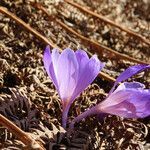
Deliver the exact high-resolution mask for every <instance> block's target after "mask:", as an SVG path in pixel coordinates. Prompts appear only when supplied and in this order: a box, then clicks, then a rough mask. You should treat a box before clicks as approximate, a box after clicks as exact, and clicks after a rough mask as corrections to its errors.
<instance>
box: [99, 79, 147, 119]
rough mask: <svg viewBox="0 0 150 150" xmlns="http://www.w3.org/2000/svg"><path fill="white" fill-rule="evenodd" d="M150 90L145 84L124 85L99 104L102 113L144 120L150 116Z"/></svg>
mask: <svg viewBox="0 0 150 150" xmlns="http://www.w3.org/2000/svg"><path fill="white" fill-rule="evenodd" d="M149 106H150V90H147V89H143V84H141V83H138V82H135V83H128V82H126V83H123V84H121V85H120V86H119V87H118V88H117V89H116V90H115V91H114V92H113V93H111V94H110V95H109V97H107V99H106V100H104V101H103V102H102V103H100V104H99V109H100V110H101V111H102V112H105V113H110V114H114V115H118V116H122V117H126V118H142V117H146V116H148V115H150V109H149Z"/></svg>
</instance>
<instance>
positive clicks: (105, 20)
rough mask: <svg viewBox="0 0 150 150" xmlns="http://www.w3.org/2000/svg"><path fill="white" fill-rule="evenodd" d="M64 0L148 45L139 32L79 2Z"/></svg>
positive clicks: (149, 43)
mask: <svg viewBox="0 0 150 150" xmlns="http://www.w3.org/2000/svg"><path fill="white" fill-rule="evenodd" d="M64 1H65V2H67V3H69V4H70V5H72V6H74V7H76V8H78V9H80V10H81V11H84V12H86V13H88V14H90V15H92V16H93V17H96V18H98V19H100V20H102V21H104V22H106V23H108V24H110V25H112V26H114V27H117V28H119V29H120V30H122V31H124V32H126V33H128V34H129V35H131V36H134V37H136V38H138V39H140V40H141V41H143V42H144V43H145V44H147V45H150V42H149V41H148V40H147V39H145V38H144V37H143V36H141V35H139V34H137V33H135V32H133V31H131V30H129V29H127V28H125V27H122V26H120V25H118V24H116V23H114V22H113V21H111V20H109V19H106V18H105V17H104V16H102V15H100V14H97V13H95V12H92V11H90V10H88V9H87V8H85V7H83V6H80V5H79V4H77V3H74V2H72V1H70V0H64Z"/></svg>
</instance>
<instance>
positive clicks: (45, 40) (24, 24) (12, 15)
mask: <svg viewBox="0 0 150 150" xmlns="http://www.w3.org/2000/svg"><path fill="white" fill-rule="evenodd" d="M0 12H1V13H3V14H5V15H7V16H8V17H9V18H11V19H13V20H15V21H16V22H17V23H18V24H20V25H21V26H22V27H24V29H26V30H27V31H29V32H31V33H32V34H33V35H35V36H36V37H37V38H38V39H39V40H41V41H43V42H44V43H45V44H46V45H50V46H52V47H53V48H54V47H55V48H58V49H59V47H58V46H57V45H55V44H54V43H53V42H52V41H50V40H48V39H47V38H45V37H44V36H43V35H41V34H40V33H39V32H38V31H36V30H35V29H33V28H32V27H31V26H30V25H28V24H27V23H25V22H24V21H23V20H21V19H20V18H18V17H17V16H15V15H14V14H13V13H11V12H9V11H8V10H7V9H6V8H5V7H0Z"/></svg>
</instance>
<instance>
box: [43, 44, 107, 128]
mask: <svg viewBox="0 0 150 150" xmlns="http://www.w3.org/2000/svg"><path fill="white" fill-rule="evenodd" d="M43 62H44V67H45V69H46V72H47V74H48V75H49V77H50V79H51V80H52V81H53V83H54V85H55V87H56V90H57V91H58V94H59V96H60V98H61V101H62V108H63V110H62V126H63V127H64V128H65V127H66V122H67V116H68V111H69V108H70V106H71V104H72V103H73V102H74V100H75V98H76V97H77V96H78V95H79V94H80V93H81V92H82V91H83V90H84V89H85V88H86V87H87V86H88V85H89V84H90V83H92V81H93V80H94V79H95V77H96V76H97V75H98V73H99V71H100V70H101V69H102V68H103V67H104V64H103V63H101V62H100V61H99V59H98V58H97V56H96V55H93V56H92V57H91V58H89V57H88V55H87V54H86V52H85V51H83V50H77V51H76V52H74V51H73V50H71V49H69V48H67V49H65V50H63V52H62V53H61V54H60V53H59V52H58V50H57V49H53V50H52V53H51V52H50V48H49V46H47V47H46V49H45V52H44V57H43Z"/></svg>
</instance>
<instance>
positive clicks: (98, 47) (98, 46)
mask: <svg viewBox="0 0 150 150" xmlns="http://www.w3.org/2000/svg"><path fill="white" fill-rule="evenodd" d="M36 6H37V7H38V8H39V9H40V10H42V11H43V12H44V13H45V14H46V15H47V16H48V17H50V18H52V17H51V16H50V15H49V13H48V12H47V10H46V9H45V8H44V7H43V6H42V5H40V4H36ZM55 21H56V22H57V23H58V24H59V25H61V26H62V27H63V28H64V29H66V30H67V31H68V32H70V33H72V34H74V35H76V36H77V37H79V38H80V39H81V40H83V41H84V42H86V43H87V44H90V45H93V47H94V50H95V51H96V52H97V53H99V54H101V52H103V51H104V50H106V51H107V52H110V53H111V55H112V54H114V55H115V56H118V57H117V59H124V60H129V61H132V62H135V63H140V64H148V63H147V62H144V61H140V60H137V59H135V58H132V57H129V56H127V55H125V54H121V53H119V52H116V51H115V50H113V49H111V48H108V47H106V46H104V45H101V44H99V43H98V42H96V41H93V40H90V39H88V38H86V37H84V36H82V35H81V34H79V33H77V32H76V31H75V30H73V29H72V28H70V27H68V26H67V25H66V24H64V23H63V22H62V21H60V20H59V19H57V18H55Z"/></svg>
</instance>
